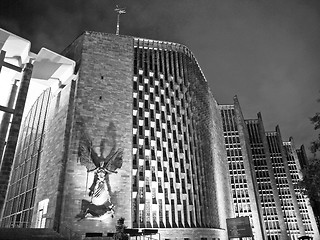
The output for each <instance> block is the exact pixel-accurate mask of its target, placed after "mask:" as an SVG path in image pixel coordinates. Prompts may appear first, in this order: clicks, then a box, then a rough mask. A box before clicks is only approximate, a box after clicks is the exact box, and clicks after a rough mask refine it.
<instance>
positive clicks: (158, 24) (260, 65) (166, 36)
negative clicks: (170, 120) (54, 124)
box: [0, 0, 320, 147]
mask: <svg viewBox="0 0 320 240" xmlns="http://www.w3.org/2000/svg"><path fill="white" fill-rule="evenodd" d="M116 4H119V5H120V6H122V7H126V10H127V14H125V15H122V16H121V27H120V33H121V34H124V35H132V36H137V37H144V38H150V39H156V40H167V41H172V42H178V43H182V44H184V45H186V46H187V47H188V48H189V49H190V50H191V51H192V52H193V53H194V55H195V56H196V58H197V60H198V61H199V63H200V66H201V68H202V70H203V72H204V74H205V76H206V78H207V80H208V82H209V84H210V87H211V90H212V92H213V94H214V97H215V99H216V100H217V101H218V102H219V103H232V97H233V96H234V95H238V97H239V101H240V104H241V106H242V110H243V113H244V116H245V118H256V113H257V112H259V111H260V112H261V113H262V117H263V119H264V125H265V128H266V130H274V128H275V126H276V125H277V124H279V125H280V129H281V132H282V136H283V139H284V140H287V139H288V138H289V137H290V136H293V137H294V139H295V143H296V145H297V146H299V145H300V144H305V145H306V146H307V147H308V146H309V143H310V142H311V141H312V139H315V138H316V134H317V133H316V132H315V131H314V130H313V126H312V124H311V123H310V121H309V117H311V116H312V115H313V114H314V113H315V112H317V111H319V107H320V103H318V102H317V99H318V98H320V92H319V90H320V1H319V0H193V1H191V0H184V1H182V0H174V1H173V0H158V1H155V0H136V1H133V0H123V1H121V0H119V1H116V0H86V1H84V0H50V1H49V0H28V1H26V0H22V1H20V0H19V1H18V0H1V3H0V27H1V28H4V29H5V30H8V31H10V32H12V33H15V34H17V35H19V36H21V37H23V38H25V39H28V40H30V41H31V43H32V51H33V52H38V51H39V49H40V48H41V47H46V48H48V49H50V50H53V51H55V52H61V51H62V50H63V49H64V48H65V47H66V46H67V45H69V44H70V43H71V42H72V41H73V40H74V39H75V38H76V37H77V36H79V35H80V34H81V33H82V32H83V31H84V30H92V31H101V32H109V33H114V32H115V27H116V14H115V12H114V8H115V5H116Z"/></svg>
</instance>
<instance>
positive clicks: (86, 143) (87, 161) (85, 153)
mask: <svg viewBox="0 0 320 240" xmlns="http://www.w3.org/2000/svg"><path fill="white" fill-rule="evenodd" d="M78 157H79V160H80V164H81V165H84V166H86V168H87V170H92V169H94V168H96V167H97V166H98V164H99V158H98V155H97V153H96V152H95V151H94V149H93V148H92V141H91V139H90V138H89V136H88V134H86V132H85V131H82V132H81V136H80V142H79V148H78Z"/></svg>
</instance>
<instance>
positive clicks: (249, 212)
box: [219, 97, 266, 240]
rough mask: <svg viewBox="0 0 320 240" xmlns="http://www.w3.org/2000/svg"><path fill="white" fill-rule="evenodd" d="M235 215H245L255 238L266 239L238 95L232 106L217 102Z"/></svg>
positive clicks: (247, 137) (247, 136)
mask: <svg viewBox="0 0 320 240" xmlns="http://www.w3.org/2000/svg"><path fill="white" fill-rule="evenodd" d="M219 107H220V111H221V116H222V123H223V131H224V139H225V146H226V151H227V159H228V164H229V174H230V177H231V182H230V183H231V191H232V197H233V206H234V214H235V216H236V217H244V216H248V217H249V218H250V220H251V221H250V223H251V226H252V233H253V236H254V239H257V240H258V239H261V240H263V239H266V230H265V226H264V222H263V219H262V217H261V216H262V211H261V210H262V207H261V206H262V205H261V201H260V198H259V196H258V191H257V180H256V176H255V171H254V169H253V167H254V166H253V162H252V154H251V149H250V145H249V135H248V132H247V129H246V125H245V122H244V118H243V115H242V112H241V108H240V104H239V102H238V99H237V97H235V98H234V104H232V105H222V104H221V105H219Z"/></svg>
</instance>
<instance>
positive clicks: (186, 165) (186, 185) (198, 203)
mask: <svg viewBox="0 0 320 240" xmlns="http://www.w3.org/2000/svg"><path fill="white" fill-rule="evenodd" d="M62 55H64V56H65V57H66V58H68V59H71V60H73V61H74V62H75V63H76V65H75V70H74V75H73V76H72V77H70V78H68V79H65V81H63V82H60V84H59V87H58V88H57V89H52V88H51V89H50V88H49V89H47V90H45V91H44V92H43V94H42V95H41V96H40V97H39V98H38V99H37V101H36V102H35V103H34V105H33V106H32V108H31V110H30V111H29V113H28V115H27V117H26V118H25V120H24V122H23V125H22V129H21V131H20V137H19V141H18V146H17V150H16V156H15V159H14V162H13V166H12V169H13V171H12V174H11V178H10V183H9V186H8V194H7V197H6V200H5V205H4V211H3V215H2V223H1V225H2V226H3V227H10V226H17V227H31V228H34V227H37V228H39V227H45V228H54V229H59V228H60V229H62V228H63V226H67V227H68V228H69V229H72V231H74V232H76V233H77V234H79V235H84V234H85V233H86V232H103V233H104V234H108V233H110V232H114V229H115V225H116V222H117V219H119V218H121V217H123V218H125V224H126V225H127V226H128V227H129V228H136V229H157V230H158V233H159V235H160V236H161V239H176V237H178V238H179V239H215V240H218V239H227V231H226V219H227V218H231V217H233V214H232V202H231V194H230V192H231V191H230V185H229V181H230V178H229V175H227V174H225V173H226V172H227V171H228V163H227V158H226V151H225V147H224V139H223V130H222V122H221V117H220V114H219V112H220V110H219V107H218V104H217V102H216V101H215V99H214V98H213V96H212V94H211V92H210V90H209V88H208V83H207V82H206V79H205V77H204V75H203V73H202V71H201V69H200V67H199V65H198V63H197V60H196V59H195V57H194V56H193V54H192V53H191V51H190V50H189V49H188V48H186V47H185V46H183V45H180V44H176V43H171V42H161V41H154V40H147V39H140V38H135V37H129V36H119V35H114V34H105V33H98V32H85V33H84V34H82V35H81V36H80V37H79V38H77V39H76V40H75V41H74V42H73V43H72V44H71V45H70V46H69V47H67V48H66V49H65V50H64V52H63V54H62ZM31 81H32V79H31Z"/></svg>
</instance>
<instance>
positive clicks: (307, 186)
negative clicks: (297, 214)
mask: <svg viewBox="0 0 320 240" xmlns="http://www.w3.org/2000/svg"><path fill="white" fill-rule="evenodd" d="M318 102H320V99H318ZM310 120H311V122H312V124H313V125H314V129H315V130H316V131H318V130H319V129H320V113H319V112H317V113H316V114H315V115H314V116H313V117H311V118H310ZM310 150H311V153H312V154H313V158H312V159H309V161H308V164H307V165H306V166H305V168H304V169H303V180H302V181H301V182H300V185H301V187H302V189H303V190H304V191H305V193H306V194H307V195H308V197H309V199H310V204H311V206H312V209H313V211H314V214H315V217H316V220H317V224H318V227H319V228H320V187H319V186H320V174H319V173H320V158H319V155H320V154H319V153H320V133H319V134H318V138H317V139H316V140H314V141H312V142H311V147H310Z"/></svg>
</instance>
